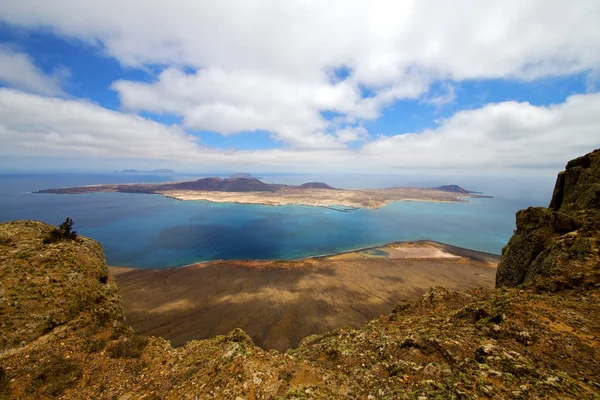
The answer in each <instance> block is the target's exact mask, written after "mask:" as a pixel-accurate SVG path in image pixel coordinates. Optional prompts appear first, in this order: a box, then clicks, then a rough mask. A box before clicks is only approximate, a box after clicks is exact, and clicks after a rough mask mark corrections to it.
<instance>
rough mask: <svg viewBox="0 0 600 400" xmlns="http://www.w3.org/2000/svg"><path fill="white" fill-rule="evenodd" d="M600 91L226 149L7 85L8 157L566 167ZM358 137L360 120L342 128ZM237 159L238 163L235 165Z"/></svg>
mask: <svg viewBox="0 0 600 400" xmlns="http://www.w3.org/2000/svg"><path fill="white" fill-rule="evenodd" d="M599 109H600V94H586V95H576V96H571V97H569V98H568V99H567V100H566V101H565V102H564V103H561V104H556V105H551V106H547V107H544V106H534V105H531V104H528V103H517V102H503V103H497V104H489V105H486V106H485V107H482V108H480V109H475V110H468V111H460V112H458V113H456V114H454V115H453V116H452V117H450V118H448V119H447V120H445V121H442V123H441V124H440V126H439V127H438V128H437V129H433V130H427V131H424V132H419V133H407V134H401V135H396V136H392V137H384V136H382V137H379V138H377V139H375V140H374V141H372V142H369V143H367V144H365V145H363V147H362V148H361V149H359V150H356V151H352V150H348V149H345V148H337V149H312V150H310V149H305V150H297V149H289V148H284V149H272V150H254V151H222V150H218V149H213V148H208V147H206V146H202V145H200V144H198V143H197V142H196V141H195V139H194V137H192V136H189V135H187V134H186V133H185V132H184V131H183V130H182V129H181V128H180V127H178V126H166V125H163V124H159V123H157V122H154V121H151V120H148V119H144V118H141V117H138V116H135V115H131V114H125V113H121V112H116V111H111V110H107V109H104V108H102V107H99V106H97V105H94V104H91V103H88V102H85V101H75V100H64V99H59V98H48V97H43V96H38V95H32V94H26V93H23V92H20V91H17V90H12V89H0V156H12V157H18V156H46V157H47V156H50V157H56V158H57V159H60V160H62V159H68V158H71V157H73V158H75V157H79V158H80V157H88V160H90V161H91V160H105V159H116V158H118V159H122V158H131V159H144V160H158V161H160V160H166V161H169V162H172V163H176V164H177V165H180V166H182V167H184V168H187V169H189V168H193V169H195V170H200V169H202V168H211V167H212V168H214V167H218V166H221V167H220V168H221V169H222V168H223V166H224V165H227V166H228V168H231V169H238V168H244V167H248V166H253V167H254V168H255V169H257V168H258V169H260V170H261V171H269V170H275V171H277V170H281V169H285V170H295V171H306V172H317V173H318V172H323V171H327V172H330V173H333V172H362V173H369V172H390V171H396V172H397V171H401V170H402V169H415V168H418V169H421V170H423V169H428V168H458V169H463V170H472V169H473V168H474V167H475V168H477V170H478V171H480V170H481V169H485V168H488V169H489V168H492V169H498V170H500V169H504V168H511V167H532V168H533V167H548V166H550V167H552V168H556V169H559V168H562V167H563V166H564V164H565V162H566V161H567V160H569V159H571V158H574V157H576V156H579V155H582V154H584V153H587V152H589V151H591V150H593V149H594V148H595V147H598V143H599V142H598V132H600V114H599V113H598V112H597V110H599ZM336 134H337V136H336V137H337V139H338V140H339V141H340V142H346V141H352V140H356V139H358V140H360V139H361V138H362V137H363V136H364V135H366V134H367V133H366V131H365V130H363V129H362V128H359V129H355V130H353V129H347V130H344V129H342V130H339V131H337V133H336ZM236 166H237V167H236Z"/></svg>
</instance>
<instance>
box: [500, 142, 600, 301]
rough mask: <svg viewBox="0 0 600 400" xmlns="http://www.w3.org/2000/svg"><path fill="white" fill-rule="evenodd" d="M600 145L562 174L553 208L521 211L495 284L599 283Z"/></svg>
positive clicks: (551, 285) (540, 286)
mask: <svg viewBox="0 0 600 400" xmlns="http://www.w3.org/2000/svg"><path fill="white" fill-rule="evenodd" d="M599 232H600V149H599V150H595V151H594V152H592V153H590V154H587V155H585V156H583V157H579V158H577V159H575V160H572V161H570V162H569V163H568V164H567V166H566V169H565V171H563V172H561V173H559V174H558V178H557V181H556V186H555V188H554V194H553V195H552V200H551V201H550V206H549V208H543V207H530V208H528V209H526V210H521V211H519V212H518V213H517V230H516V231H515V234H514V235H513V237H512V238H511V239H510V241H509V242H508V244H507V245H506V247H505V248H504V249H503V251H502V260H501V261H500V265H499V266H498V274H497V276H496V286H498V287H509V286H518V285H521V284H535V286H536V287H537V288H538V289H542V290H544V289H547V290H557V289H560V288H569V287H579V286H588V287H589V286H593V285H597V284H598V283H599V282H600V252H599V250H598V249H599V247H600V234H599Z"/></svg>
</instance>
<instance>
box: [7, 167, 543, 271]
mask: <svg viewBox="0 0 600 400" xmlns="http://www.w3.org/2000/svg"><path fill="white" fill-rule="evenodd" d="M200 177H202V176H195V175H160V174H123V173H111V174H3V175H0V222H6V221H11V220H15V219H34V220H39V221H43V222H47V223H50V224H54V225H58V224H60V223H61V222H63V221H64V220H65V218H66V217H71V218H72V219H73V220H74V221H75V226H74V228H75V229H76V230H77V232H78V233H80V234H82V235H85V236H88V237H91V238H93V239H95V240H97V241H99V242H100V243H102V245H103V247H104V251H105V253H106V257H107V262H108V264H109V265H113V266H126V267H137V268H146V269H160V268H169V267H179V266H183V265H187V264H191V263H194V262H200V261H209V260H219V259H294V258H301V257H307V256H315V255H321V254H330V253H336V252H341V251H346V250H351V249H355V248H360V247H367V246H376V245H382V244H385V243H389V242H394V241H404V240H421V239H429V240H435V241H439V242H443V243H447V244H451V245H455V246H460V247H465V248H469V249H474V250H479V251H484V252H489V253H494V254H500V252H501V250H502V247H503V246H504V245H505V244H506V243H507V241H508V239H509V238H510V236H511V235H512V233H513V230H514V229H515V212H516V211H517V210H519V209H522V208H526V207H528V206H547V203H548V201H549V198H550V194H551V192H552V187H553V184H554V180H553V178H551V177H550V176H547V177H544V178H543V179H540V178H534V177H512V178H511V179H506V178H479V179H475V178H469V179H467V178H465V181H467V184H463V183H462V182H456V181H454V182H447V183H458V184H460V185H461V186H462V187H465V188H467V189H472V190H482V191H484V192H485V194H487V195H491V196H494V198H491V199H470V202H468V203H427V202H397V203H392V204H390V205H388V206H386V207H383V208H380V209H376V210H356V211H351V212H346V213H343V212H337V211H333V210H329V209H325V208H319V207H307V206H279V207H272V206H264V205H241V204H232V203H211V202H207V201H185V202H184V201H178V200H174V199H168V198H165V197H163V196H160V195H147V194H128V193H92V194H83V195H58V194H33V193H31V191H34V190H38V189H45V188H56V187H68V186H78V185H90V184H101V183H133V182H161V181H169V180H182V179H197V178H200ZM264 179H265V181H267V182H276V183H291V184H296V183H301V182H306V181H314V180H324V181H325V182H327V183H331V184H332V185H334V186H338V187H367V186H368V187H389V186H405V185H407V183H408V184H410V185H414V186H417V182H418V181H419V178H418V177H414V178H406V177H403V178H402V179H400V178H396V177H395V176H381V177H372V176H353V177H334V176H330V177H323V176H321V177H315V176H301V175H290V176H286V175H274V176H267V177H264ZM421 182H423V184H422V186H425V185H427V184H428V183H432V182H433V181H432V180H431V178H428V179H422V180H421ZM361 183H362V185H361ZM442 183H443V182H442ZM352 185H354V186H352ZM432 186H433V185H432Z"/></svg>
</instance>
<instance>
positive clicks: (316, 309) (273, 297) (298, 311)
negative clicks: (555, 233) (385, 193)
mask: <svg viewBox="0 0 600 400" xmlns="http://www.w3.org/2000/svg"><path fill="white" fill-rule="evenodd" d="M407 247H411V248H412V247H417V248H418V249H421V250H429V251H430V254H431V255H430V256H429V257H434V258H433V259H408V260H407V259H402V258H389V259H388V258H382V257H381V256H377V255H375V256H372V255H371V253H372V252H373V251H372V250H371V251H370V252H369V251H363V252H359V253H356V252H350V253H346V254H343V255H340V256H333V257H325V258H312V259H305V260H299V261H220V262H210V263H202V264H197V265H193V266H188V267H184V268H174V269H168V270H127V269H119V270H118V274H117V275H116V277H117V281H118V282H119V286H120V288H121V293H122V294H123V299H124V304H125V315H126V317H127V321H128V323H130V324H131V326H133V328H134V329H135V330H136V332H138V333H142V334H148V335H154V336H161V337H164V338H166V339H169V340H171V342H172V343H173V344H174V345H182V344H184V343H185V342H187V341H188V340H191V339H206V338H209V337H212V336H215V335H220V334H226V333H228V332H230V331H231V330H233V329H234V328H242V329H243V330H244V331H245V332H246V333H247V334H248V335H250V337H252V339H253V340H254V342H255V343H256V344H257V345H259V346H261V347H265V348H267V349H271V348H273V349H277V350H281V351H283V350H286V349H288V348H290V347H296V346H298V344H299V343H300V340H302V339H303V338H304V337H306V336H308V335H311V334H315V333H324V332H327V331H330V330H332V329H335V328H339V327H341V326H360V325H362V324H364V323H365V322H367V321H368V320H370V319H372V318H374V317H376V316H379V315H382V314H388V313H390V312H391V311H392V309H393V308H394V306H395V305H396V303H397V302H398V301H400V300H404V299H408V298H412V297H417V296H421V295H422V294H423V293H425V292H426V291H427V289H429V288H430V287H432V286H445V287H448V288H452V289H468V288H473V287H483V288H491V287H493V282H494V276H495V274H496V268H495V263H494V262H493V261H496V262H497V259H498V257H496V256H492V255H487V254H485V253H478V252H470V254H468V255H467V256H466V257H456V258H449V259H444V258H440V256H439V255H438V254H437V253H436V251H439V250H440V249H441V250H444V251H447V252H450V253H452V252H453V249H456V248H453V247H450V246H444V245H440V244H435V243H418V244H417V243H414V244H411V243H408V244H402V245H390V246H389V247H383V248H381V250H379V252H381V251H386V250H387V251H388V252H389V253H390V254H392V255H393V254H394V251H397V250H395V249H396V248H407ZM456 250H458V249H456ZM456 250H455V251H456ZM463 251H465V250H463ZM380 254H381V253H380ZM383 254H385V253H383ZM445 254H448V253H445ZM469 256H470V257H469ZM409 257H410V256H409ZM484 260H490V261H492V262H488V261H484ZM114 272H116V270H113V273H114Z"/></svg>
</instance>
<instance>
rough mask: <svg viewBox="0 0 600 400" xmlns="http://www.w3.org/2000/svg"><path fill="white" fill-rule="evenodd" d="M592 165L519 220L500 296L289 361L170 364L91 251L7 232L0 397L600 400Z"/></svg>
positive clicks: (446, 295)
mask: <svg viewBox="0 0 600 400" xmlns="http://www.w3.org/2000/svg"><path fill="white" fill-rule="evenodd" d="M599 154H600V151H598V150H597V151H595V152H594V153H591V154H589V155H587V156H586V157H585V158H583V159H578V161H576V162H575V163H574V164H571V163H570V164H569V166H568V168H567V172H565V174H564V175H563V176H564V178H560V177H559V184H558V185H557V191H555V197H554V200H553V202H552V208H551V209H533V210H532V211H527V212H522V213H521V216H520V221H519V222H518V223H519V228H518V230H517V232H516V234H515V236H514V237H513V238H512V239H511V243H509V245H507V247H506V250H505V251H504V254H503V257H502V260H501V268H500V270H499V286H501V287H500V288H498V289H495V290H483V289H472V290H469V291H451V290H448V289H442V288H433V289H431V290H430V291H428V292H427V293H426V294H425V295H423V296H422V297H419V298H417V299H413V300H408V301H402V302H400V303H399V304H398V305H397V306H396V308H395V310H394V312H393V313H392V314H390V315H385V316H381V317H379V318H376V319H374V320H372V321H371V322H369V323H367V324H366V325H364V326H363V327H361V328H339V329H337V330H335V331H331V332H328V333H325V334H323V335H315V336H310V337H308V338H305V339H304V340H303V342H302V343H301V344H300V346H299V347H298V349H296V350H292V351H288V352H287V353H285V354H282V353H279V352H277V351H264V350H262V349H260V348H258V347H256V346H255V345H254V344H253V343H252V341H251V339H250V338H249V337H248V336H247V335H246V334H245V333H244V332H243V331H241V330H239V329H238V330H234V331H232V332H231V333H229V334H228V335H225V336H217V337H215V338H212V339H207V340H199V341H192V342H189V343H187V344H186V345H185V346H183V347H181V348H176V349H175V348H173V347H171V345H170V344H169V343H168V342H167V341H165V340H164V339H160V338H152V337H150V338H146V337H142V336H139V335H136V334H135V333H134V332H133V331H132V330H131V328H129V327H128V326H127V325H125V324H124V323H123V322H122V320H121V316H122V314H123V310H122V308H121V307H119V304H120V303H119V301H118V297H116V295H115V292H114V289H115V285H114V281H112V278H111V277H110V276H109V277H106V276H105V275H104V272H105V265H104V257H103V255H102V254H101V252H99V246H98V245H97V244H95V243H94V242H93V241H91V240H89V239H85V238H80V239H78V240H77V241H60V242H57V243H51V244H47V245H45V244H43V243H42V241H43V238H44V237H45V236H46V235H47V234H48V231H49V229H51V228H50V227H48V226H46V225H43V224H39V223H35V222H31V221H20V222H14V223H8V224H2V225H0V330H1V336H0V337H2V340H3V341H2V343H1V345H0V398H3V399H4V398H8V399H13V398H14V399H22V398H23V399H48V398H57V397H60V398H65V399H87V398H98V399H113V398H116V399H123V400H125V399H182V398H183V399H185V398H190V399H191V398H203V399H204V398H206V399H240V398H241V399H276V398H277V399H278V398H284V399H311V398H312V399H332V398H339V399H348V398H349V399H386V398H387V399H435V398H439V399H476V398H492V399H507V398H514V399H528V398H534V399H535V398H539V399H555V398H560V399H597V398H598V397H599V395H600V381H599V379H598V377H599V376H600V365H599V364H598V359H599V358H600V340H599V338H600V322H599V321H600V251H599V246H600V229H599V228H600V225H599V224H600V221H599V220H600V215H599V213H598V209H597V208H595V206H594V205H595V204H597V202H596V199H597V194H598V191H597V189H598V186H597V185H598V184H599V183H600V182H599V181H598V180H597V179H596V175H595V173H594V171H595V170H596V168H597V165H598V164H597V159H598V156H599ZM573 168H578V169H577V170H573V171H570V172H569V170H570V169H573ZM572 176H577V177H579V178H577V179H574V180H571V179H570V178H569V179H567V178H568V177H572ZM561 192H562V196H557V195H556V193H561ZM565 218H566V221H567V223H565V222H564V221H565ZM571 221H574V223H575V224H576V225H574V226H570V223H571ZM527 243H531V244H530V245H528V244H527ZM105 278H106V279H105ZM520 282H524V284H521V286H519V287H516V288H513V287H511V286H512V285H519V283H520ZM83 288H88V289H89V294H86V290H82V289H83ZM71 290H73V291H74V292H72V293H71V292H70V291H71ZM250 300H251V299H250ZM274 300H276V298H274ZM265 307H268V305H265ZM165 312H169V311H168V310H165ZM30 331H31V332H30Z"/></svg>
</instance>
